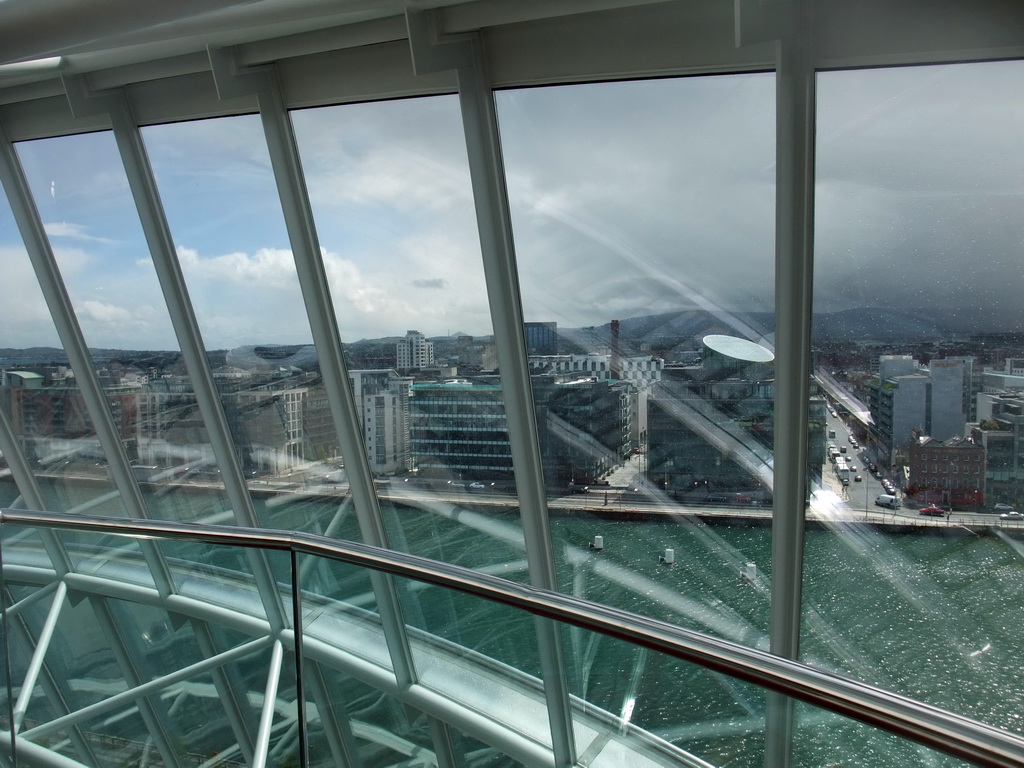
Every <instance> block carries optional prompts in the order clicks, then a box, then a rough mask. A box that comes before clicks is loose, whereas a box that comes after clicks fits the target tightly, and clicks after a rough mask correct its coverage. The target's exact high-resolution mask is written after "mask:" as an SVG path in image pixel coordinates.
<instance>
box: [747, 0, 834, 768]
mask: <svg viewBox="0 0 1024 768" xmlns="http://www.w3.org/2000/svg"><path fill="white" fill-rule="evenodd" d="M737 13H738V14H739V18H738V19H737V21H738V23H737V27H736V29H737V34H738V37H739V39H738V40H737V42H738V43H739V44H749V43H758V42H764V41H769V40H774V41H775V44H776V116H775V119H776V138H775V141H776V148H775V153H776V176H775V201H776V202H775V423H776V425H777V428H776V430H775V446H774V455H775V488H774V498H775V504H774V509H773V519H772V591H771V639H770V644H771V652H772V653H774V654H776V655H778V656H782V657H784V658H787V659H794V660H796V659H799V656H800V621H801V596H802V586H803V584H802V580H803V550H804V517H805V514H806V513H805V510H806V506H807V495H806V494H807V487H808V483H807V480H808V478H807V451H808V426H809V425H808V414H807V409H808V403H809V401H810V395H811V390H810V384H811V298H812V291H813V287H814V280H813V277H814V273H813V266H814V264H813V259H814V252H813V249H814V117H815V103H814V27H813V23H812V22H813V3H812V2H811V0H773V1H772V2H768V3H764V2H758V0H738V2H737ZM765 729H766V735H765V765H766V766H769V768H787V766H789V765H791V764H792V756H793V737H794V733H795V704H794V701H793V699H791V698H788V697H785V696H782V695H781V694H775V693H769V694H768V708H767V713H766V723H765Z"/></svg>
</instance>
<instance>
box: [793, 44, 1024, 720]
mask: <svg viewBox="0 0 1024 768" xmlns="http://www.w3.org/2000/svg"><path fill="white" fill-rule="evenodd" d="M1022 86H1024V67H1022V65H1021V62H1017V61H1012V62H993V63H976V64H959V65H946V66H929V67H913V68H894V69H868V70H858V71H837V72H823V73H820V74H819V75H818V114H817V141H816V156H817V174H816V200H815V206H816V219H815V225H816V235H815V251H816V253H815V288H814V347H813V350H814V376H815V381H816V383H817V384H818V385H819V387H820V396H821V397H822V398H824V399H825V400H826V402H827V411H826V418H827V425H828V426H827V430H828V440H829V443H830V444H831V445H830V446H826V449H825V450H824V451H821V450H816V449H815V447H813V446H812V449H811V454H812V458H814V457H816V464H817V466H816V467H815V468H816V469H818V470H819V472H818V476H820V478H821V485H820V489H821V490H820V491H819V492H818V493H817V494H816V497H815V501H814V504H813V505H812V507H813V512H814V516H815V517H817V518H818V519H821V520H823V521H824V525H823V526H822V527H821V528H820V529H818V528H815V529H812V530H810V531H808V534H807V548H806V556H807V564H806V569H805V573H804V590H805V592H804V594H805V604H804V623H803V639H804V644H803V654H804V660H805V661H808V662H810V663H814V664H820V665H823V666H827V667H830V668H835V669H839V670H842V671H843V672H844V673H845V674H848V675H851V676H853V677H856V678H859V679H863V680H866V681H868V682H871V683H874V684H876V685H879V686H882V687H885V688H888V689H891V690H896V691H899V692H902V693H905V694H907V695H910V696H913V697H915V698H920V699H922V700H924V701H928V702H930V703H934V704H936V705H939V706H942V707H948V708H950V709H954V710H956V711H960V712H966V713H970V715H971V716H972V717H975V718H978V719H980V720H983V721H985V722H988V723H992V724H994V725H998V726H1000V727H1003V728H1008V729H1011V730H1016V731H1020V730H1021V725H1020V718H1019V716H1018V712H1019V710H1020V709H1021V705H1022V702H1021V700H1020V695H1021V694H1020V692H1021V685H1020V682H1021V679H1020V674H1019V664H1018V663H1017V661H1016V659H1017V657H1019V655H1020V650H1021V643H1020V639H1019V637H1018V633H1017V631H1016V627H1017V626H1018V623H1019V621H1020V618H1021V611H1022V602H1021V596H1022V594H1024V570H1022V568H1021V565H1022V562H1024V561H1022V560H1021V553H1020V545H1019V543H1018V541H1017V538H1018V536H1019V530H1018V529H1019V527H1020V525H1021V522H1020V520H1021V516H1020V515H1019V514H1018V513H1017V512H1016V511H1015V510H1016V509H1018V508H1019V507H1020V502H1021V501H1022V500H1024V498H1022V493H1024V486H1022V485H1021V482H1020V479H1019V472H1018V465H1019V461H1018V459H1017V445H1018V434H1017V432H1018V430H1019V419H1020V416H1019V410H1020V405H1021V403H1022V401H1021V399H1020V391H1021V389H1022V386H1024V378H1021V377H1020V373H1021V371H1020V370H1018V368H1019V366H1018V365H1017V363H1016V360H1017V356H1018V355H1019V354H1020V352H1021V341H1022V339H1024V337H1022V330H1024V317H1022V316H1021V312H1020V301H1019V297H1020V295H1021V291H1022V290H1024V277H1022V272H1021V269H1020V254H1021V243H1022V242H1024V223H1022V222H1024V220H1022V219H1021V217H1020V215H1019V213H1020V211H1021V202H1022V200H1024V187H1022V184H1021V179H1022V178H1024V176H1022V170H1024V155H1022V153H1021V151H1020V136H1021V130H1022V126H1024V113H1022V111H1021V108H1020V100H1019V94H1020V92H1021V87H1022ZM831 446H835V447H834V448H832V447H831ZM830 452H831V453H832V455H833V456H834V458H833V457H830V455H829V453H830ZM864 520H868V521H870V523H871V525H869V526H865V525H862V524H861V523H862V522H863V521H864ZM866 584H870V585H871V588H870V589H864V585H866Z"/></svg>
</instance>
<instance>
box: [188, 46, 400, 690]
mask: <svg viewBox="0 0 1024 768" xmlns="http://www.w3.org/2000/svg"><path fill="white" fill-rule="evenodd" d="M208 53H209V57H210V66H211V68H212V70H213V75H214V80H215V82H216V84H217V92H218V93H219V94H220V96H221V98H231V97H237V96H255V97H256V99H257V103H258V105H259V110H260V118H261V120H262V123H263V132H264V135H265V136H266V140H267V149H268V151H269V152H270V162H271V165H272V166H273V169H274V179H275V181H276V182H277V190H278V195H279V196H280V199H281V209H282V212H283V213H284V220H285V226H286V227H287V229H288V240H289V242H290V244H291V247H292V255H293V257H294V259H295V269H296V272H297V274H298V279H299V288H300V290H301V291H302V299H303V302H304V303H305V308H306V314H307V316H308V318H309V326H310V332H311V333H312V335H313V343H314V345H315V347H316V351H317V357H318V359H319V361H320V374H321V376H322V377H323V381H324V388H325V390H326V393H327V401H328V404H329V406H330V409H331V416H332V419H333V421H334V428H335V431H336V433H337V435H338V444H339V445H340V446H341V452H342V455H343V456H344V458H345V471H346V474H347V475H348V480H349V488H350V491H351V494H352V498H353V500H354V503H355V509H356V517H357V519H358V521H359V530H360V533H361V534H362V536H363V540H364V541H365V543H367V544H372V545H373V546H375V547H387V546H388V543H387V534H386V531H385V529H384V522H383V520H382V518H381V514H380V504H379V503H378V500H377V493H376V491H375V490H374V487H373V472H372V471H371V470H370V462H369V459H368V458H367V456H366V450H365V448H364V446H363V441H362V428H361V427H360V425H359V417H358V408H357V406H356V402H355V395H354V394H353V392H352V386H351V385H350V384H349V377H348V367H347V366H346V364H345V357H344V354H343V353H342V348H341V333H340V331H339V330H338V321H337V317H336V316H335V314H334V304H333V303H332V302H331V295H330V288H329V285H328V281H327V270H326V269H325V268H324V263H323V256H322V254H321V252H320V240H319V238H318V237H317V233H316V227H315V225H314V223H313V212H312V206H311V205H310V202H309V193H308V191H307V189H306V184H305V179H304V177H303V175H302V167H301V164H300V161H299V150H298V146H297V145H296V143H295V134H294V132H293V130H292V125H291V120H290V119H289V117H288V114H287V112H286V111H285V109H284V100H283V98H282V96H281V90H280V84H279V82H278V80H277V77H276V75H275V72H274V70H273V69H272V68H270V67H266V68H259V69H256V68H253V69H246V70H242V71H239V70H238V68H237V65H236V63H235V61H234V59H233V57H232V56H231V54H230V52H228V51H223V50H218V49H211V50H210V51H209V52H208ZM369 577H370V583H371V585H372V587H373V591H374V597H375V599H376V600H377V610H378V612H379V614H380V618H381V623H382V626H383V628H384V633H385V637H386V638H387V643H388V652H389V654H390V656H391V663H392V666H393V668H394V671H395V678H396V681H397V684H398V686H399V687H400V688H405V687H408V686H409V685H412V684H413V683H414V682H415V681H416V672H415V669H414V666H413V660H412V653H411V651H410V650H409V639H408V636H407V635H406V631H405V621H404V619H403V617H402V610H401V604H400V603H399V599H398V591H397V590H396V589H395V584H394V580H393V579H391V578H390V577H388V576H386V575H384V574H381V573H379V572H377V571H374V572H372V573H370V574H369ZM296 629H297V630H299V629H301V628H296Z"/></svg>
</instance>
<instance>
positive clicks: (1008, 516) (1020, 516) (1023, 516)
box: [999, 510, 1024, 520]
mask: <svg viewBox="0 0 1024 768" xmlns="http://www.w3.org/2000/svg"><path fill="white" fill-rule="evenodd" d="M999 517H1000V519H1002V520H1024V513H1021V512H1018V511H1017V510H1012V511H1010V512H1003V514H1001V515H1000V516H999Z"/></svg>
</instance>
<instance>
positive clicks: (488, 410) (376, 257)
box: [291, 96, 525, 579]
mask: <svg viewBox="0 0 1024 768" xmlns="http://www.w3.org/2000/svg"><path fill="white" fill-rule="evenodd" d="M291 118H292V123H293V125H294V127H295V133H296V140H297V142H298V146H299V153H300V156H301V158H302V164H303V170H304V173H305V177H306V184H307V186H308V188H309V194H310V201H311V205H312V209H313V218H314V221H315V222H316V226H317V232H318V234H319V237H320V241H321V244H322V248H323V252H324V259H325V266H326V269H327V278H328V282H329V286H330V290H331V294H332V297H333V301H334V307H335V311H336V313H337V317H338V324H339V327H340V330H341V334H342V338H343V339H345V344H344V352H345V359H346V362H347V364H348V368H349V380H350V382H351V385H352V389H353V395H354V396H355V400H356V408H357V410H358V415H359V423H360V426H361V429H362V438H363V443H364V447H365V449H366V456H367V460H368V462H369V464H370V467H371V469H372V470H373V472H374V475H375V477H376V485H377V495H378V498H379V499H380V502H381V510H382V514H383V516H384V523H385V525H386V529H387V534H388V539H389V542H390V544H391V546H393V547H395V548H396V549H399V550H402V551H407V552H411V553H413V554H418V555H423V556H425V557H431V558H434V559H437V560H444V561H446V562H452V563H455V564H458V565H464V566H467V567H477V568H496V569H499V570H500V572H501V573H502V575H504V576H506V577H508V578H513V579H521V578H524V577H525V566H524V557H523V548H524V544H523V536H522V532H521V526H520V525H519V524H518V519H517V518H518V504H517V501H516V496H515V489H516V488H515V476H514V472H513V465H512V454H511V450H510V446H509V438H508V422H507V419H506V415H505V406H504V395H503V391H502V386H501V379H500V376H499V372H498V363H497V358H496V355H495V349H494V339H493V329H492V328H491V319H490V313H489V310H488V305H487V291H486V288H485V286H484V276H483V264H482V262H481V256H480V241H479V236H478V234H477V228H476V220H475V218H474V209H473V195H472V190H471V189H470V178H469V166H468V161H467V158H466V148H465V141H464V138H463V134H462V126H461V121H460V114H459V105H458V100H457V98H455V97H454V96H437V97H431V98H419V99H404V100H399V101H385V102H374V103H368V104H350V105H344V106H337V107H330V108H323V109H306V110H299V111H295V112H293V113H292V114H291Z"/></svg>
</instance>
